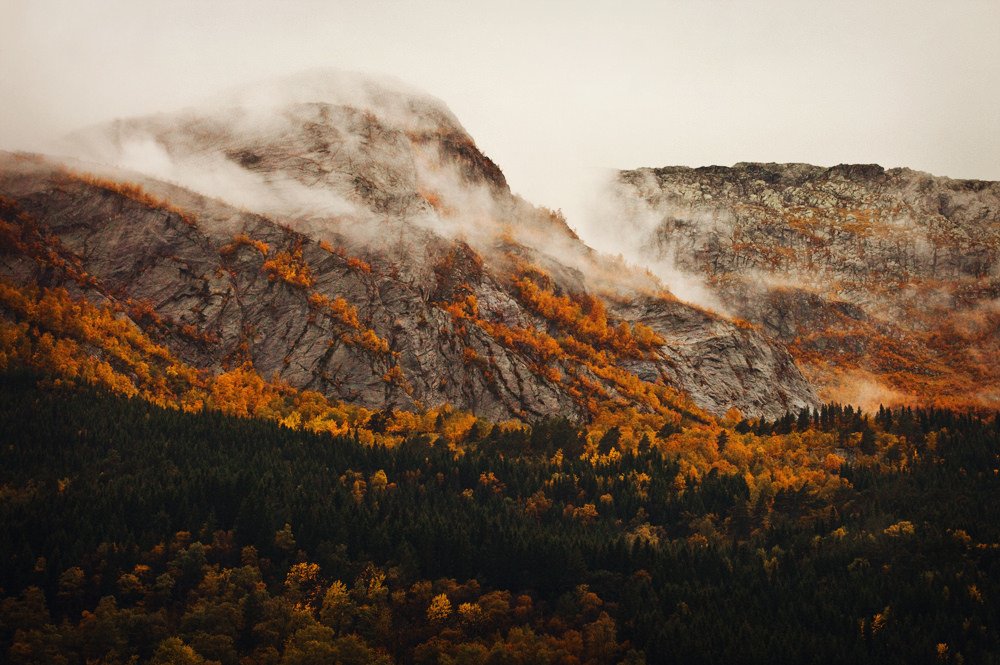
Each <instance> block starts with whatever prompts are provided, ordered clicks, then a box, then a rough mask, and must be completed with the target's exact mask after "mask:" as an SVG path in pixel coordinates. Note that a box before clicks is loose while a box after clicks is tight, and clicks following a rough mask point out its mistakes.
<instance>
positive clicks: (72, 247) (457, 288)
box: [0, 73, 816, 418]
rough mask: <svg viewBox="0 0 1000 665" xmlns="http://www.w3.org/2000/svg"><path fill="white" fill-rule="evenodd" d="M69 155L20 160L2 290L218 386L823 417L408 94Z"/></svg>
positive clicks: (787, 367) (789, 374)
mask: <svg viewBox="0 0 1000 665" xmlns="http://www.w3.org/2000/svg"><path fill="white" fill-rule="evenodd" d="M66 145H67V151H68V152H73V153H75V154H77V155H79V156H80V157H82V158H85V159H87V160H89V161H86V162H79V161H74V160H67V159H63V160H61V161H55V160H51V159H45V158H40V157H31V156H24V155H17V156H16V155H5V156H3V158H2V159H0V196H2V197H4V198H3V200H4V206H3V214H4V223H5V225H6V228H7V229H9V232H8V236H9V238H8V239H7V241H6V242H5V243H4V246H3V247H2V248H0V249H2V251H3V253H2V255H0V274H2V275H3V277H4V278H5V279H7V280H10V281H12V282H13V283H15V284H18V285H39V286H64V287H67V288H69V289H70V291H71V293H74V294H78V295H81V296H83V297H86V298H87V299H89V300H91V301H93V302H101V303H107V304H110V305H111V306H113V307H115V308H117V309H118V311H119V312H120V315H121V316H125V317H128V318H129V319H130V320H132V321H134V322H135V323H136V324H138V325H139V326H141V327H142V328H143V329H144V330H145V331H146V332H147V333H149V334H150V335H151V336H152V337H153V338H154V339H156V340H157V341H159V342H161V343H163V344H164V345H165V346H166V347H167V348H169V349H170V351H171V353H174V354H176V355H177V356H178V357H179V358H180V359H182V360H183V361H184V362H186V363H190V364H191V365H193V366H195V367H198V368H202V369H203V370H205V371H207V372H210V373H211V372H218V371H221V370H222V369H223V368H226V367H232V366H234V365H236V364H239V363H244V362H252V364H253V367H254V368H255V369H256V370H257V371H258V372H260V374H262V375H264V376H267V377H272V376H274V377H277V378H278V379H280V380H281V381H284V382H286V383H288V384H290V385H292V386H295V387H299V388H308V389H313V390H317V391H319V392H321V393H323V394H325V395H327V396H330V397H334V398H338V399H343V400H346V401H350V402H353V403H358V404H364V405H366V406H372V407H378V408H382V407H387V408H388V407H405V408H416V407H419V406H422V405H437V404H440V403H443V402H448V403H451V404H454V405H456V406H461V407H463V408H467V409H471V410H473V411H475V412H476V413H478V414H480V415H483V416H487V417H491V418H505V417H512V416H514V417H521V418H534V417H539V416H544V415H551V414H566V415H571V416H573V417H576V418H587V417H593V416H594V415H595V413H597V412H598V411H599V410H600V409H602V408H609V407H611V406H614V405H617V406H621V407H632V408H637V409H638V410H640V411H643V410H652V411H655V410H657V409H665V408H668V407H669V408H671V409H674V410H675V411H681V412H685V413H690V414H694V415H695V416H696V415H697V412H698V411H699V410H700V409H705V410H707V411H710V412H714V413H719V414H721V413H723V412H725V411H726V410H728V409H729V408H731V407H737V408H739V409H740V410H742V411H743V412H744V413H746V414H747V415H768V416H775V415H778V414H780V413H783V412H784V411H785V410H787V409H796V408H799V407H801V406H803V405H811V404H814V403H815V401H816V397H815V394H814V392H813V391H812V389H811V387H810V385H809V384H808V383H807V382H806V381H805V379H804V378H803V377H802V375H801V373H800V372H799V370H798V368H797V367H796V365H795V363H794V361H793V360H792V358H791V356H790V355H789V354H788V353H787V351H786V350H785V349H784V347H783V346H782V345H781V344H778V343H775V342H774V341H771V340H769V339H768V338H767V337H766V336H765V335H762V334H761V332H760V331H757V330H753V329H751V328H750V327H748V326H745V325H740V324H739V323H738V322H735V321H733V320H731V319H730V318H727V317H725V316H720V315H716V314H713V313H711V312H708V311H704V310H700V309H698V308H694V307H691V306H689V305H687V304H684V303H682V302H680V301H678V300H677V299H675V298H673V297H672V296H671V295H670V294H669V293H668V292H666V290H665V289H664V288H663V287H662V285H660V284H658V283H657V282H656V281H655V280H653V279H651V278H650V277H649V276H648V275H645V274H641V273H638V272H636V271H634V270H631V269H627V268H626V267H624V266H622V265H621V264H619V263H616V262H615V261H613V260H611V259H608V258H606V257H603V256H601V255H599V254H597V253H595V252H593V251H592V250H590V249H589V248H588V247H586V246H585V245H583V244H582V243H581V242H580V241H579V239H578V238H577V237H576V236H575V235H574V234H573V233H572V231H570V230H569V228H568V227H567V226H566V224H565V222H564V220H562V218H561V217H560V216H559V215H558V214H555V213H552V212H550V211H547V210H544V209H539V208H535V207H533V206H531V205H530V204H528V203H526V202H524V201H523V200H521V199H519V198H518V197H516V196H514V195H512V194H511V193H510V191H509V189H508V187H507V184H506V181H505V179H504V177H503V174H502V173H501V171H500V169H499V168H497V166H496V165H495V164H494V163H493V162H492V161H491V160H489V158H487V157H486V156H485V155H483V154H482V153H481V152H480V151H479V150H478V149H477V148H476V146H475V143H474V141H473V140H472V139H471V137H469V136H468V134H467V133H466V132H465V131H464V129H462V128H461V126H460V125H459V124H458V122H457V121H456V120H455V119H454V117H453V116H452V114H451V113H450V112H449V111H448V110H447V108H446V107H444V106H443V104H441V103H440V102H438V101H437V100H434V99H432V98H429V97H426V96H425V95H422V94H420V93H416V92H413V91H411V90H408V89H406V88H405V87H399V86H397V85H395V84H392V83H387V82H384V81H372V80H369V79H363V78H358V77H354V76H347V75H342V74H331V73H312V74H310V75H308V76H305V77H299V78H296V79H293V80H291V81H284V82H280V83H279V84H274V85H273V86H272V87H270V88H268V87H266V86H264V87H258V88H255V89H253V90H251V91H243V92H240V93H237V94H235V95H229V96H224V97H223V98H222V99H220V100H219V101H217V102H216V103H214V104H213V105H211V106H208V107H205V108H203V109H198V110H189V111H185V112H183V113H180V114H175V115H161V116H154V117H148V118H138V119H132V120H123V121H118V122H115V123H112V124H110V125H106V126H101V127H97V128H92V129H89V130H86V131H83V132H80V133H79V134H77V135H75V136H73V137H71V138H70V140H68V142H67V143H66ZM125 169H132V170H125ZM38 247H47V248H48V249H45V251H44V252H41V250H38ZM32 248H34V249H32ZM52 248H56V249H52ZM60 265H73V266H76V267H77V268H76V272H75V273H72V274H71V273H69V272H67V271H66V270H65V269H62V268H59V267H58V266H60ZM80 274H85V275H86V279H85V280H81V279H79V278H78V277H79V275H80ZM74 275H76V277H74ZM5 315H7V316H13V314H11V312H9V311H8V312H5Z"/></svg>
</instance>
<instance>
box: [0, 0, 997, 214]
mask: <svg viewBox="0 0 1000 665" xmlns="http://www.w3.org/2000/svg"><path fill="white" fill-rule="evenodd" d="M313 67H337V68H342V69H348V70H360V71H370V72H378V73H386V74H391V75H394V76H396V77H398V78H401V79H403V80H405V81H407V82H409V83H412V84H413V85H415V86H417V87H420V88H423V89H425V90H426V91H428V92H429V93H431V94H433V95H435V96H437V97H440V98H441V99H443V100H444V101H445V102H446V103H447V104H448V105H449V106H450V107H451V108H452V110H453V111H454V112H455V114H456V115H457V116H458V118H459V119H460V120H461V121H462V123H463V124H464V125H465V127H466V128H467V129H468V130H469V132H470V133H471V134H472V136H473V137H474V138H475V139H476V141H477V142H478V144H479V146H480V147H481V148H482V149H483V150H484V152H486V153H487V154H488V155H490V156H491V157H492V158H493V159H494V160H495V161H496V162H497V163H498V164H499V165H500V167H501V168H502V169H503V170H504V172H505V173H506V174H507V176H508V179H509V181H510V183H511V186H512V188H513V189H514V190H515V191H516V192H518V193H520V194H522V195H524V196H525V197H526V198H528V199H529V200H531V201H533V202H535V203H540V204H544V205H547V206H549V207H553V208H563V209H564V210H566V211H567V213H568V214H569V215H570V221H571V222H573V221H574V217H577V218H578V217H579V216H580V215H582V214H583V212H582V211H583V206H584V205H585V204H584V202H583V199H582V197H581V194H582V192H584V191H585V190H586V187H587V186H588V183H589V181H590V180H592V179H593V178H594V174H595V172H597V170H598V169H601V168H605V167H622V168H626V167H636V166H662V165H667V164H686V165H691V166H699V165H707V164H726V165H728V164H732V163H734V162H737V161H779V162H784V161H796V162H810V163H814V164H821V165H832V164H836V163H841V162H865V163H868V162H878V163H880V164H882V165H884V166H887V167H892V166H911V167H913V168H917V169H920V170H925V171H930V172H932V173H935V174H938V175H947V176H952V177H962V178H982V179H993V180H1000V0H988V1H972V0H952V1H950V2H943V1H941V2H926V1H923V0H911V1H908V2H896V1H887V0H867V1H865V2H839V1H838V2H832V1H828V0H823V1H811V0H792V1H785V0H766V1H765V0H674V1H663V2H639V1H635V0H632V1H629V0H618V1H615V2H596V1H595V2H591V1H587V0H576V1H571V0H565V1H563V0H557V1H551V2H544V1H542V0H536V1H534V2H530V1H527V2H523V1H521V0H504V1H501V2H497V1H496V0H490V1H489V2H477V1H474V0H456V1H451V0H440V1H436V2H419V1H416V0H408V1H404V0H395V1H385V0H383V1H378V0H375V1H372V0H352V1H350V2H340V1H336V0H325V1H308V0H299V1H294V0H284V1H278V0H239V1H231V0H214V1H213V0H123V1H111V0H64V1H56V0H0V85H2V90H3V98H2V101H0V147H3V148H30V147H32V146H34V145H37V144H38V142H39V141H41V140H43V139H45V138H47V137H50V136H53V135H55V134H61V133H65V132H67V131H70V130H72V129H75V128H77V127H79V126H81V125H85V124H90V123H95V122H99V121H102V120H105V119H109V118H112V117H116V116H123V115H132V114H137V113H148V112H153V111H156V110H159V109H163V110H170V109H174V108H177V107H180V106H183V105H184V104H185V103H189V102H192V101H195V100H197V99H198V98H200V97H204V96H206V95H210V94H212V93H213V92H215V91H217V90H219V89H220V88H225V87H229V86H231V85H234V84H238V83H242V82H245V81H248V80H254V79H259V78H262V77H267V76H272V75H280V74H285V73H291V72H295V71H298V70H302V69H308V68H313Z"/></svg>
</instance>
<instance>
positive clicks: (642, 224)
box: [609, 164, 1000, 408]
mask: <svg viewBox="0 0 1000 665" xmlns="http://www.w3.org/2000/svg"><path fill="white" fill-rule="evenodd" d="M609 197H610V199H611V200H613V201H614V204H613V209H614V210H615V211H616V212H617V213H618V214H619V215H620V216H621V218H622V219H624V220H627V221H626V222H625V223H627V224H628V225H630V228H631V229H632V232H633V233H634V234H635V235H636V237H638V238H641V239H643V241H645V242H647V244H648V250H647V253H646V256H647V258H649V259H650V260H656V261H665V262H668V263H669V264H670V265H671V266H673V268H675V269H676V270H678V271H680V272H683V273H685V274H687V275H689V276H694V278H697V279H699V280H701V281H702V283H703V284H704V286H705V287H706V288H707V289H708V290H709V291H710V292H711V293H712V294H713V295H714V296H715V297H716V298H718V300H719V301H720V302H721V303H722V306H723V307H724V308H725V309H726V310H727V311H729V312H730V313H732V314H733V315H734V316H738V317H741V318H744V319H746V320H748V321H750V322H752V323H753V324H754V326H755V327H756V328H757V329H758V330H760V331H761V332H763V333H764V334H765V335H767V336H768V337H770V338H773V339H776V340H780V341H781V342H782V343H784V344H786V345H787V348H788V349H789V350H790V351H791V353H792V355H793V356H794V357H795V358H796V361H797V362H798V363H799V365H800V366H801V367H802V368H803V371H804V372H805V374H806V376H808V377H809V378H810V380H811V381H812V382H813V383H814V385H816V386H817V387H818V390H819V394H820V396H821V397H823V398H824V399H827V400H829V399H835V400H841V401H845V402H850V403H855V404H863V405H866V406H877V405H878V404H879V403H880V402H881V403H885V404H899V403H910V404H919V403H923V404H938V405H942V404H943V405H953V406H974V407H989V408H995V407H996V406H997V405H1000V369H998V367H997V364H996V362H995V359H996V358H998V357H1000V334H998V330H1000V183H995V182H981V181H974V180H952V179H948V178H941V177H934V176H931V175H928V174H925V173H919V172H916V171H912V170H909V169H890V170H885V169H883V168H882V167H879V166H876V165H840V166H835V167H833V168H821V167H816V166H809V165H805V164H737V165H735V166H733V167H731V168H726V167H717V166H713V167H706V168H686V167H666V168H655V169H651V168H643V169H636V170H631V171H622V172H620V173H619V174H618V177H617V180H616V182H615V184H614V186H613V187H612V191H611V192H610V193H609Z"/></svg>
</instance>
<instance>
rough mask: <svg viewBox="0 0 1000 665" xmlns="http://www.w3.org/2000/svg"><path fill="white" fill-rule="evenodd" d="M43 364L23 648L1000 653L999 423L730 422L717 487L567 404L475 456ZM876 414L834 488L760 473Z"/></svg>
mask: <svg viewBox="0 0 1000 665" xmlns="http://www.w3.org/2000/svg"><path fill="white" fill-rule="evenodd" d="M37 383H38V377H37V376H34V375H27V376H25V375H11V374H8V373H4V374H0V430H2V431H3V432H4V436H5V442H6V444H7V445H5V446H3V447H2V448H0V497H2V499H3V500H2V501H0V557H2V560H3V561H4V564H5V565H4V566H3V567H2V568H0V585H2V587H3V592H2V595H3V596H4V597H3V600H2V602H0V648H2V649H3V651H2V653H3V654H4V655H5V656H6V657H7V658H8V662H11V663H39V662H45V663H81V664H82V663H85V662H94V661H97V660H100V661H101V662H108V663H118V662H129V660H128V659H129V658H130V657H135V658H137V659H138V660H139V662H142V663H153V664H154V665H161V664H165V663H177V662H183V663H193V664H207V663H221V664H222V665H237V664H238V663H241V662H243V663H250V662H252V663H282V664H292V663H323V662H343V663H358V664H359V665H360V664H363V663H406V664H410V663H414V664H418V663H419V664H424V663H428V664H430V663H441V662H456V663H470V664H471V663H490V664H493V663H508V662H515V663H538V662H542V663H558V662H569V663H574V662H579V663H589V664H591V665H605V664H607V665H610V664H611V663H629V664H632V665H636V664H639V663H650V664H653V665H659V664H667V663H692V662H694V663H714V662H741V663H774V662H796V663H858V662H880V663H933V662H941V660H943V659H944V658H949V659H953V660H952V661H951V662H968V663H973V662H975V663H991V662H996V659H997V654H998V653H1000V633H998V627H997V623H996V615H995V605H994V602H995V601H994V600H993V599H994V598H995V597H996V596H997V594H1000V586H998V580H997V577H996V576H995V575H991V574H990V573H989V571H990V569H991V567H995V565H996V552H997V550H998V547H1000V545H998V544H997V543H998V540H1000V532H998V529H997V523H996V520H995V519H993V516H994V515H995V514H996V511H997V510H998V509H1000V506H998V505H997V498H998V497H1000V492H998V491H997V490H998V487H997V485H998V483H1000V481H998V478H997V475H996V474H995V473H993V472H992V471H991V467H992V466H994V465H995V464H996V451H997V448H998V446H1000V427H998V421H995V420H994V421H993V422H989V421H983V420H980V419H978V418H975V417H971V416H968V415H960V414H954V413H948V412H942V411H916V412H914V411H912V410H901V411H896V412H894V413H890V412H885V411H883V412H880V413H879V414H878V415H877V416H876V417H874V418H871V419H869V418H868V416H864V417H862V415H861V414H860V413H857V412H854V411H853V410H849V409H844V408H833V407H827V406H824V407H823V409H822V413H819V412H818V413H817V414H816V416H817V417H816V419H815V420H812V419H806V420H805V421H804V422H802V421H800V422H799V423H798V424H796V425H794V427H789V428H786V432H787V433H786V434H768V433H766V432H765V431H764V430H758V431H756V432H754V431H745V432H743V433H740V432H739V431H733V430H730V431H729V437H730V438H729V439H728V443H727V444H725V445H722V446H720V448H724V450H722V452H721V455H722V456H723V457H724V458H725V459H727V460H732V461H733V462H735V463H736V464H738V465H739V468H736V469H734V470H732V471H726V470H723V469H724V467H719V468H717V469H716V470H715V471H713V472H712V473H709V474H706V475H705V476H704V477H702V478H701V479H700V480H697V481H696V480H694V478H693V476H690V475H686V474H685V473H684V472H683V468H684V466H683V462H678V461H677V460H675V459H674V458H673V456H672V455H671V454H664V453H665V452H666V451H664V450H661V449H659V448H653V449H650V448H642V449H640V450H638V451H636V452H635V453H626V454H624V455H621V456H619V457H618V458H616V459H606V460H605V461H604V462H594V461H592V460H591V459H588V458H582V457H579V456H577V455H576V454H575V452H577V451H579V450H580V446H581V445H582V444H583V442H584V441H585V436H586V433H585V431H583V430H580V429H578V428H576V427H574V426H573V425H572V424H571V423H569V422H567V421H565V420H553V421H548V422H546V423H542V422H539V423H536V426H535V427H534V428H532V429H531V430H529V429H527V428H519V429H514V430H511V429H508V428H505V427H499V426H498V427H484V428H482V429H479V430H477V432H476V433H474V434H472V435H470V436H469V437H468V438H467V439H466V441H465V443H464V444H463V451H464V454H462V455H461V456H458V457H456V456H455V454H454V453H453V452H452V451H451V450H449V449H448V448H446V447H444V446H441V445H431V444H430V443H429V441H430V440H429V439H428V438H427V437H426V436H424V435H414V436H411V437H410V438H409V439H408V440H407V441H406V442H405V443H404V444H402V445H399V446H396V447H394V448H385V447H382V446H374V447H373V446H368V445H364V444H363V443H359V442H358V440H357V439H356V437H355V436H354V435H346V436H340V437H333V436H330V435H329V434H312V433H303V432H296V431H293V430H290V429H288V428H286V427H280V426H277V425H275V424H273V423H269V422H265V421H261V420H251V419H245V418H235V417H231V416H224V415H222V414H219V413H217V412H211V411H209V412H199V413H195V414H181V413H178V412H176V411H174V410H165V409H161V408H158V407H155V406H153V405H151V404H150V403H148V402H146V401H143V400H135V399H133V400H126V399H124V398H121V397H117V396H114V395H110V394H107V393H105V392H94V391H91V390H83V391H79V390H76V391H72V392H70V391H66V390H53V389H52V388H47V389H39V388H38V387H37ZM856 428H861V429H865V430H866V431H869V432H870V433H872V434H873V436H875V437H876V438H877V440H878V442H879V451H880V452H879V454H878V455H864V454H861V453H859V454H858V455H857V456H855V457H854V460H853V461H851V462H845V461H844V460H843V459H842V458H840V463H838V464H836V465H834V466H833V467H832V469H831V470H828V471H824V472H822V475H823V476H825V477H826V478H827V479H828V481H829V482H826V483H825V484H821V481H819V480H818V477H817V476H816V475H815V474H814V475H811V476H808V477H810V478H812V479H813V481H815V482H810V483H809V484H803V485H801V486H800V485H799V483H800V482H802V481H801V478H800V479H798V480H795V481H794V482H793V483H792V485H791V486H790V487H787V488H785V489H777V488H775V487H773V486H769V485H767V484H763V483H758V482H756V481H753V480H752V476H744V475H743V473H744V471H745V470H747V469H750V470H753V469H756V470H757V471H764V472H766V473H768V474H770V470H771V469H774V471H775V477H776V478H777V477H778V473H777V469H778V466H776V465H774V464H773V463H772V462H770V461H764V460H769V459H773V456H777V457H780V456H783V455H790V456H791V457H792V458H793V459H794V458H796V457H802V456H809V455H813V454H817V453H820V451H823V450H834V449H836V447H837V446H838V445H839V441H840V440H842V439H843V440H847V439H850V438H852V437H853V436H855V434H856V433H854V432H853V430H855V429H856ZM857 435H858V436H860V433H857ZM720 440H721V439H720ZM806 441H807V442H808V444H807V445H805V446H804V447H802V448H800V449H796V448H795V447H796V446H797V445H798V443H797V442H806ZM712 446H713V447H714V446H715V443H714V441H713V443H712ZM750 450H754V451H756V452H754V453H753V455H750V454H748V451H750ZM563 452H565V453H566V454H565V455H564V454H563ZM685 454H686V453H685ZM746 464H749V465H750V466H749V467H747V466H744V465H746ZM796 468H797V469H799V470H800V471H799V472H801V469H803V468H804V467H803V466H802V465H801V463H797V464H796ZM820 468H822V467H820ZM803 477H805V476H803ZM685 478H687V480H685ZM747 478H750V479H751V480H750V482H749V483H748V481H747Z"/></svg>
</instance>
